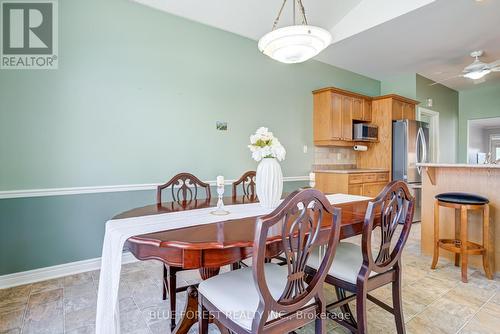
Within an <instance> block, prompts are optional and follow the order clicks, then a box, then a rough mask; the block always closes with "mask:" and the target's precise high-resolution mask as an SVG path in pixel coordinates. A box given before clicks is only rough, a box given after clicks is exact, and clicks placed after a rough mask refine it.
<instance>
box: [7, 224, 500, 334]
mask: <svg viewBox="0 0 500 334" xmlns="http://www.w3.org/2000/svg"><path fill="white" fill-rule="evenodd" d="M419 238H420V226H419V225H418V224H414V226H413V229H412V235H411V238H410V240H409V242H408V244H407V247H406V249H405V253H404V256H403V261H404V262H403V267H404V276H403V280H404V287H403V302H404V313H405V321H406V329H407V332H408V333H410V334H411V333H432V334H435V333H462V334H465V333H467V334H469V333H500V279H499V277H498V276H497V277H496V279H495V280H493V281H490V280H487V279H486V278H485V276H484V274H483V273H482V271H480V270H478V271H476V270H473V269H471V270H470V280H469V283H468V284H463V283H461V282H460V280H459V277H460V272H459V269H458V268H456V267H454V266H453V265H451V263H449V262H448V261H446V260H444V259H443V260H442V261H441V262H440V265H439V269H437V270H435V271H432V270H430V269H429V265H430V258H429V257H427V256H422V255H421V254H420V243H419ZM161 275H162V269H161V265H160V264H159V263H157V262H152V261H150V262H137V263H133V264H128V265H125V266H124V267H123V270H122V275H121V287H120V310H121V322H122V326H121V327H122V333H148V334H153V333H169V332H170V331H169V329H168V327H169V326H168V323H169V322H168V319H167V313H166V304H165V302H164V301H162V300H161ZM197 279H198V277H197V276H196V275H195V273H193V272H189V273H187V275H186V274H182V275H181V282H179V284H186V283H192V282H193V281H196V280H197ZM98 280H99V272H98V271H94V272H87V273H82V274H78V275H72V276H66V277H61V278H57V279H52V280H49V281H44V282H39V283H34V284H29V285H23V286H19V287H14V288H10V289H4V290H0V333H12V334H14V333H50V334H57V333H67V334H70V333H71V334H74V333H93V332H94V321H95V312H96V311H95V307H96V298H97V285H98ZM373 294H374V295H375V296H377V297H379V298H381V299H383V300H386V301H388V302H389V303H390V289H389V288H388V287H387V288H380V289H378V290H376V291H374V292H373ZM328 296H329V298H333V294H332V292H331V289H329V293H328ZM182 297H183V295H182V294H179V298H178V299H179V300H178V307H179V309H181V308H182V304H183V298H182ZM368 323H369V327H370V328H369V332H370V333H393V332H395V328H394V320H393V318H392V315H390V314H389V313H387V312H386V311H384V310H382V309H380V308H379V307H377V306H375V305H374V304H370V305H369V309H368ZM328 328H329V330H328V332H331V333H347V331H344V330H343V329H342V328H340V327H338V326H336V325H335V324H334V323H329V326H328ZM191 332H192V333H196V332H197V329H196V328H193V329H192V330H191ZM211 332H212V333H217V332H218V331H217V330H216V329H215V328H211ZM298 332H299V333H312V332H313V329H312V327H311V326H308V327H306V328H303V329H301V330H299V331H298Z"/></svg>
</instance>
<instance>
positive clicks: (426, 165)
mask: <svg viewBox="0 0 500 334" xmlns="http://www.w3.org/2000/svg"><path fill="white" fill-rule="evenodd" d="M417 166H420V167H434V168H439V167H441V168H500V165H494V164H487V165H485V164H480V165H473V164H440V163H424V164H417Z"/></svg>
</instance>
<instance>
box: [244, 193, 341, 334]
mask: <svg viewBox="0 0 500 334" xmlns="http://www.w3.org/2000/svg"><path fill="white" fill-rule="evenodd" d="M340 221H341V212H340V209H338V208H333V207H332V206H331V204H330V203H329V201H328V199H327V198H326V197H325V195H323V194H322V193H321V192H319V191H317V190H314V189H306V190H302V191H295V192H294V193H292V194H290V195H289V196H288V197H287V198H286V199H285V200H284V201H283V202H282V204H281V205H279V206H278V208H276V209H275V210H274V211H273V212H272V213H271V214H269V215H266V216H263V217H261V218H259V219H258V220H257V225H256V231H255V241H254V248H253V259H254V261H253V268H252V270H253V276H254V282H255V284H256V285H257V290H258V293H259V297H260V303H259V307H258V310H257V312H256V316H255V318H254V319H253V323H252V333H260V332H262V329H263V328H264V326H265V324H266V321H267V320H268V318H269V315H270V314H271V313H275V314H281V315H286V314H291V313H294V312H297V311H298V310H300V309H301V308H303V307H305V306H306V305H307V304H309V303H311V300H315V301H316V302H318V303H320V304H321V303H324V300H323V299H324V298H323V282H324V280H325V277H326V275H327V273H328V269H329V268H330V266H331V264H332V261H333V257H334V255H335V248H336V246H337V244H338V240H339V235H340ZM270 242H274V243H276V244H277V247H279V251H280V252H282V253H283V256H284V258H285V259H286V266H287V269H288V278H287V282H286V285H285V288H284V290H283V292H282V294H281V296H280V297H279V298H277V299H276V296H274V297H273V296H272V295H271V292H270V289H269V287H268V285H267V283H266V277H265V273H264V267H265V263H266V259H267V258H269V257H270V254H266V244H269V243H270ZM325 245H326V250H325V252H324V256H323V257H322V260H321V265H320V267H319V269H318V270H317V271H316V272H315V273H314V274H313V277H312V278H311V279H310V280H309V279H308V282H309V284H308V283H306V264H307V260H308V258H309V256H310V255H311V253H312V252H313V250H314V249H315V248H317V247H318V246H325ZM273 255H274V254H273ZM273 255H271V256H273ZM284 318H285V319H286V316H284V317H282V319H281V320H284ZM278 321H279V320H278Z"/></svg>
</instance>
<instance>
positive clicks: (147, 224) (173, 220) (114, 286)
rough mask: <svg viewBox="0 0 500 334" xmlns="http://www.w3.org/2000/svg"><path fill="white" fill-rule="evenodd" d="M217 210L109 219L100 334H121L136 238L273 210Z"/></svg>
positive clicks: (344, 198) (349, 198)
mask: <svg viewBox="0 0 500 334" xmlns="http://www.w3.org/2000/svg"><path fill="white" fill-rule="evenodd" d="M327 198H328V200H329V201H330V203H331V204H334V205H335V204H337V205H338V204H342V203H348V202H357V201H365V200H369V199H370V198H369V197H363V196H354V195H345V194H334V195H328V196H327ZM213 210H214V208H204V209H196V210H186V211H177V212H169V213H164V214H158V215H150V216H141V217H133V218H125V219H114V220H109V221H108V222H107V223H106V232H105V235H104V243H103V248H102V258H101V272H100V277H99V291H98V296H97V315H96V333H97V334H113V333H115V334H118V333H120V317H119V309H118V288H119V285H120V271H121V266H122V263H121V261H122V252H123V246H124V244H125V242H126V241H127V239H128V238H130V237H132V236H134V235H141V234H147V233H154V232H160V231H166V230H172V229H177V228H183V227H190V226H197V225H205V224H211V223H217V222H221V221H226V220H232V219H241V218H246V217H253V216H261V215H265V214H268V213H270V212H272V210H273V209H268V208H263V207H261V206H260V204H259V203H251V204H237V205H229V206H226V210H228V211H229V212H230V214H229V215H226V216H215V215H212V214H210V211H213Z"/></svg>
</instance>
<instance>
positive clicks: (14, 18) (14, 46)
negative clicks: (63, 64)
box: [0, 0, 58, 69]
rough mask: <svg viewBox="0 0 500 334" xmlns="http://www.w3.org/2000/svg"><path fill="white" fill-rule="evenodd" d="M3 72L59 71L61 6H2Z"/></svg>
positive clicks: (24, 3)
mask: <svg viewBox="0 0 500 334" xmlns="http://www.w3.org/2000/svg"><path fill="white" fill-rule="evenodd" d="M0 17H1V20H2V23H1V25H0V26H1V29H2V32H1V37H2V41H1V58H0V68H2V69H57V66H58V57H57V53H58V36H57V28H58V27H57V2H55V1H12V0H11V1H2V2H1V16H0Z"/></svg>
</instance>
